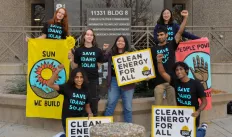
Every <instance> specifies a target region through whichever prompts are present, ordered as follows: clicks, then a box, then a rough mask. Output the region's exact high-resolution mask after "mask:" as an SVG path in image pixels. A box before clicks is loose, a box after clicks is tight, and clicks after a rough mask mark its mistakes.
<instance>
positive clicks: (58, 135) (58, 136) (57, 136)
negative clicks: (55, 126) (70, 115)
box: [53, 132, 65, 137]
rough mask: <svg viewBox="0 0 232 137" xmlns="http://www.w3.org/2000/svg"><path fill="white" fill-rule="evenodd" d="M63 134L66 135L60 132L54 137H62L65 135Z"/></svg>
mask: <svg viewBox="0 0 232 137" xmlns="http://www.w3.org/2000/svg"><path fill="white" fill-rule="evenodd" d="M63 134H65V133H64V132H60V133H58V134H56V135H54V136H53V137H60V136H61V135H63Z"/></svg>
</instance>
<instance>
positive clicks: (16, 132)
mask: <svg viewBox="0 0 232 137" xmlns="http://www.w3.org/2000/svg"><path fill="white" fill-rule="evenodd" d="M57 133H58V132H57V131H49V130H44V129H41V128H33V127H30V126H26V125H19V124H13V123H6V122H0V137H53V136H54V135H56V134H57ZM147 134H148V135H149V134H150V132H148V133H147ZM206 137H232V115H228V116H227V117H226V118H223V119H216V120H213V121H211V122H209V123H208V128H207V132H206Z"/></svg>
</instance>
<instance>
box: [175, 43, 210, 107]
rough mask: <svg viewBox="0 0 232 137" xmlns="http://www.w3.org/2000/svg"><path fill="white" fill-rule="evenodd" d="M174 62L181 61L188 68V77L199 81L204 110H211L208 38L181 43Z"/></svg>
mask: <svg viewBox="0 0 232 137" xmlns="http://www.w3.org/2000/svg"><path fill="white" fill-rule="evenodd" d="M176 61H183V62H185V63H187V64H188V66H189V68H190V71H189V72H190V73H189V77H190V78H193V79H196V80H199V81H200V82H201V83H202V85H203V87H204V89H205V93H206V99H207V106H206V107H205V109H206V110H208V109H211V108H212V99H211V86H212V83H211V65H210V45H209V40H208V38H201V39H196V40H190V41H186V42H181V43H180V44H179V46H178V48H177V50H176Z"/></svg>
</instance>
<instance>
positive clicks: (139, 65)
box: [112, 49, 155, 86]
mask: <svg viewBox="0 0 232 137" xmlns="http://www.w3.org/2000/svg"><path fill="white" fill-rule="evenodd" d="M112 60H113V64H114V69H115V74H116V78H117V82H118V85H119V86H123V85H127V84H131V83H135V82H139V81H143V80H145V79H147V78H154V77H155V69H154V65H153V61H152V56H151V50H150V49H145V50H139V51H135V52H129V53H126V54H122V55H117V56H113V57H112Z"/></svg>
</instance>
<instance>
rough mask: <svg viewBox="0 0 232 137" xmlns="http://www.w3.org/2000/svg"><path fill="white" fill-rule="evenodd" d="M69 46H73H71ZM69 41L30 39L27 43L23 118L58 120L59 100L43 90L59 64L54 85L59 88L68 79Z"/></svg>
mask: <svg viewBox="0 0 232 137" xmlns="http://www.w3.org/2000/svg"><path fill="white" fill-rule="evenodd" d="M72 44H73V43H72ZM71 46H72V45H70V41H69V40H68V39H67V40H51V39H30V40H29V42H28V74H27V101H26V116H27V117H41V118H55V119H60V118H61V110H62V105H63V96H62V95H59V94H58V93H57V92H56V91H54V90H53V89H51V88H49V87H48V86H47V81H48V80H49V79H50V78H51V76H52V74H53V72H54V71H55V70H56V68H57V66H58V65H59V64H63V65H64V66H65V69H63V70H62V71H60V73H59V75H58V78H57V79H56V81H55V83H56V84H63V83H65V82H66V81H67V79H68V75H69V60H68V51H69V50H70V49H71Z"/></svg>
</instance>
